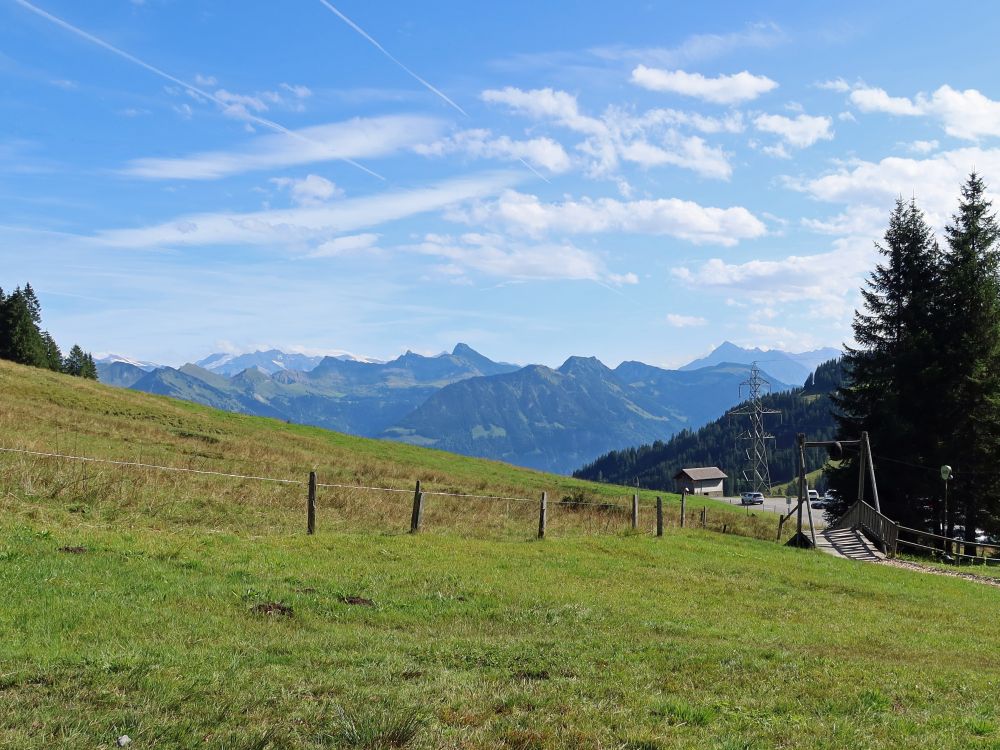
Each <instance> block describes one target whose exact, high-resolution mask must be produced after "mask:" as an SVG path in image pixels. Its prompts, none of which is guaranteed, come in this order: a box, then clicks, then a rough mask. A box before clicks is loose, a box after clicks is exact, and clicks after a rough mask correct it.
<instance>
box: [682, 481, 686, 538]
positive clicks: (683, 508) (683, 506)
mask: <svg viewBox="0 0 1000 750" xmlns="http://www.w3.org/2000/svg"><path fill="white" fill-rule="evenodd" d="M684 501H685V495H684V490H681V528H682V529H683V528H684V513H685V510H686V508H685V503H684Z"/></svg>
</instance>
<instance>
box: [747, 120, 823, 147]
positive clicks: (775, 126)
mask: <svg viewBox="0 0 1000 750" xmlns="http://www.w3.org/2000/svg"><path fill="white" fill-rule="evenodd" d="M753 124H754V127H755V128H757V130H760V131H761V132H764V133H773V134H775V135H777V136H778V137H780V138H781V139H782V140H783V141H784V142H785V143H786V144H788V145H789V146H794V147H795V148H807V147H808V146H811V145H813V144H814V143H816V142H817V141H820V140H830V139H831V138H833V130H831V125H832V124H833V121H832V120H831V119H830V118H829V117H815V116H812V115H798V116H797V117H794V118H792V117H785V116H784V115H759V116H757V117H756V118H754V121H753Z"/></svg>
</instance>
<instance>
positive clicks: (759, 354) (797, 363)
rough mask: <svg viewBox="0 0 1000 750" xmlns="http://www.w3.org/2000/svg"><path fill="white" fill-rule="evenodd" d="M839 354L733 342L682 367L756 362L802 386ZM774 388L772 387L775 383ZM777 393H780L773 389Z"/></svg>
mask: <svg viewBox="0 0 1000 750" xmlns="http://www.w3.org/2000/svg"><path fill="white" fill-rule="evenodd" d="M839 356H840V351H839V350H837V349H834V348H832V347H824V348H822V349H815V350H813V351H809V352H800V353H791V352H783V351H781V350H780V349H769V350H764V349H759V348H757V349H744V348H743V347H741V346H737V345H736V344H734V343H732V342H731V341H724V342H723V343H722V344H720V345H719V346H718V347H716V348H715V349H714V350H713V351H712V352H711V353H710V354H708V355H707V356H705V357H702V358H700V359H696V360H694V361H693V362H689V363H688V364H686V365H684V366H683V367H681V368H680V369H681V370H697V369H698V368H701V367H708V366H710V365H718V364H722V363H723V362H734V363H737V364H743V365H749V364H750V363H752V362H757V364H759V365H760V367H761V369H762V370H766V371H767V372H769V373H770V374H771V375H773V376H774V377H776V378H778V379H779V380H781V381H784V382H785V383H801V382H802V381H804V380H805V379H806V377H807V376H808V375H809V374H810V373H812V372H813V370H815V369H816V368H817V367H819V366H820V364H822V363H823V362H827V361H829V360H831V359H836V358H837V357H839ZM772 385H773V384H772ZM774 390H775V391H777V390H781V389H779V388H774Z"/></svg>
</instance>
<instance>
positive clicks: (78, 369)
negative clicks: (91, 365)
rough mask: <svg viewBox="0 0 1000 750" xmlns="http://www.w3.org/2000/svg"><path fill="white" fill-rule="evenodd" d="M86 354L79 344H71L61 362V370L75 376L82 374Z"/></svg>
mask: <svg viewBox="0 0 1000 750" xmlns="http://www.w3.org/2000/svg"><path fill="white" fill-rule="evenodd" d="M86 356H87V355H86V354H84V352H83V349H81V348H80V345H79V344H73V348H72V349H70V350H69V354H67V355H66V359H65V361H64V362H63V372H64V373H66V374H67V375H75V376H76V377H80V376H82V375H83V370H84V367H85V366H86Z"/></svg>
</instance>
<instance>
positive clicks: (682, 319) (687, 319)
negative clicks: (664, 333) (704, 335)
mask: <svg viewBox="0 0 1000 750" xmlns="http://www.w3.org/2000/svg"><path fill="white" fill-rule="evenodd" d="M707 323H708V320H706V319H705V318H701V317H698V316H696V315H678V314H676V313H667V325H669V326H671V327H673V328H693V327H695V326H703V325H706V324H707Z"/></svg>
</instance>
